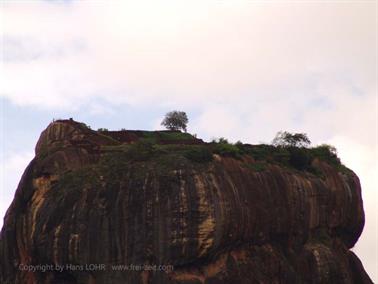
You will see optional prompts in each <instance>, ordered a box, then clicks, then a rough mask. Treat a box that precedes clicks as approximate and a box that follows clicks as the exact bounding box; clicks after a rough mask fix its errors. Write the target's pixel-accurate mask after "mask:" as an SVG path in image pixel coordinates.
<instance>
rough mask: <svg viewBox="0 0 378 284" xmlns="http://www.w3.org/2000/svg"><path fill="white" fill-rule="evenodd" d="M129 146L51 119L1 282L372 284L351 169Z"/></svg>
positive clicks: (10, 225) (0, 266)
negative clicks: (301, 167) (362, 252)
mask: <svg viewBox="0 0 378 284" xmlns="http://www.w3.org/2000/svg"><path fill="white" fill-rule="evenodd" d="M112 135H113V136H117V137H122V135H115V134H112ZM124 136H125V137H126V136H127V137H130V135H124ZM134 136H135V135H134ZM128 139H129V138H128ZM136 139H137V138H133V140H134V141H135V140H136ZM126 142H127V143H131V142H133V141H126ZM128 145H130V144H122V141H119V140H116V139H113V138H112V137H111V136H107V135H106V134H100V133H97V132H95V131H92V130H90V129H88V128H86V127H85V125H83V124H80V123H76V122H74V121H57V122H54V123H52V124H50V125H49V127H48V128H47V129H46V130H45V131H44V132H43V133H42V134H41V137H40V139H39V141H38V143H37V146H36V157H35V158H34V159H33V160H32V161H31V163H30V164H29V166H28V167H27V168H26V170H25V172H24V174H23V176H22V178H21V181H20V183H19V186H18V189H17V191H16V194H15V198H14V200H13V203H12V204H11V206H10V208H9V209H8V211H7V214H6V216H5V219H4V226H3V229H2V231H1V239H0V282H1V283H30V284H31V283H372V282H371V280H370V278H369V276H368V275H367V274H366V272H365V271H364V269H363V266H362V264H361V262H360V261H359V259H358V258H357V256H356V255H354V254H353V252H351V251H350V250H349V249H350V248H352V247H353V246H354V244H355V243H356V241H357V240H358V238H359V236H360V234H361V232H362V229H363V226H364V212H363V205H362V199H361V188H360V183H359V180H358V177H357V176H356V175H355V174H354V173H353V172H348V173H342V172H340V171H338V170H337V169H336V168H335V167H333V166H331V165H329V164H327V163H325V162H324V161H321V160H317V159H316V160H314V161H313V167H314V168H316V169H317V171H318V172H319V173H320V175H314V174H311V173H308V172H303V171H297V170H293V169H290V168H285V167H282V166H279V165H276V164H268V165H267V167H266V168H265V169H264V170H263V171H254V170H253V169H251V168H249V167H248V166H246V165H250V164H253V163H254V162H255V161H254V159H253V157H251V156H243V157H240V158H239V159H235V158H231V157H221V156H216V157H215V158H214V159H213V161H211V162H208V163H195V162H192V161H190V160H188V159H186V158H185V157H183V156H179V155H173V154H172V153H171V152H170V151H162V153H160V154H159V155H158V156H156V157H155V158H150V159H144V160H138V159H130V158H128V156H127V155H124V153H123V151H121V150H120V149H123V148H122V147H126V148H127V147H128ZM201 145H202V144H201ZM203 147H206V145H205V146H203ZM94 264H96V265H97V266H94ZM43 265H44V266H43ZM122 265H123V266H122ZM143 265H144V266H143ZM141 266H143V267H141ZM43 267H44V268H46V269H43ZM59 267H62V268H64V269H63V270H62V271H60V270H59V269H58V268H59ZM42 270H46V271H42Z"/></svg>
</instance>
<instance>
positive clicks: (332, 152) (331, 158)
mask: <svg viewBox="0 0 378 284" xmlns="http://www.w3.org/2000/svg"><path fill="white" fill-rule="evenodd" d="M310 151H311V155H312V156H313V157H314V158H319V159H321V160H323V161H326V162H329V163H330V164H332V165H336V166H337V165H341V161H340V159H339V157H338V156H337V150H336V148H335V146H332V145H328V144H322V145H320V146H317V147H314V148H311V149H310Z"/></svg>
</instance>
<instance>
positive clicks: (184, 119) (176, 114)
mask: <svg viewBox="0 0 378 284" xmlns="http://www.w3.org/2000/svg"><path fill="white" fill-rule="evenodd" d="M188 121H189V120H188V116H187V115H186V113H185V112H184V111H177V110H174V111H170V112H168V113H167V114H166V115H165V117H164V119H163V121H162V122H161V125H163V126H164V127H165V128H167V129H169V130H180V129H182V130H184V131H185V132H186V126H187V124H188Z"/></svg>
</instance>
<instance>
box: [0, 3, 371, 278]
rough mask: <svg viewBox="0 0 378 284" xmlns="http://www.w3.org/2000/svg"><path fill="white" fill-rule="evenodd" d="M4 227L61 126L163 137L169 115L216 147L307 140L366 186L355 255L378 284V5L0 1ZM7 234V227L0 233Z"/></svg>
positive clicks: (1, 210)
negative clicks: (44, 145)
mask: <svg viewBox="0 0 378 284" xmlns="http://www.w3.org/2000/svg"><path fill="white" fill-rule="evenodd" d="M0 5H1V7H0V9H1V12H0V34H1V44H0V49H1V56H2V57H1V65H0V102H1V115H0V119H1V126H0V127H1V128H0V134H1V135H2V136H1V137H0V140H1V147H2V148H1V152H0V159H1V160H0V163H1V172H0V173H1V175H0V178H1V184H0V186H1V196H0V215H1V216H4V214H5V211H6V209H7V208H8V206H9V204H10V202H11V200H12V199H13V195H14V192H15V189H16V187H17V183H18V181H19V179H20V176H21V174H22V172H23V171H24V169H25V167H26V165H27V163H28V162H29V161H30V160H31V159H32V158H33V155H34V152H33V151H34V146H35V144H36V142H37V139H38V137H39V134H40V132H41V131H42V130H43V129H44V128H45V127H46V126H47V125H48V123H49V122H51V120H52V119H53V118H68V117H73V118H74V119H76V120H80V121H84V122H86V123H87V124H89V125H90V126H92V128H94V129H97V128H99V127H106V128H109V129H120V128H127V129H157V128H159V127H160V126H159V124H160V121H161V119H162V117H163V115H164V114H165V113H166V112H167V111H169V110H172V109H179V110H184V111H186V112H187V113H188V115H189V119H190V124H189V131H190V132H192V133H197V135H198V136H199V137H202V138H204V139H205V140H208V139H210V138H212V137H221V136H224V137H228V138H229V139H230V140H231V141H237V140H241V141H243V142H248V143H259V142H270V141H271V140H272V138H273V137H274V135H275V133H276V132H277V131H279V130H288V131H296V132H306V133H307V134H308V135H309V137H310V139H311V140H312V142H313V144H315V145H316V144H321V143H330V144H333V145H335V146H336V147H337V149H338V151H339V155H340V157H341V159H342V161H343V162H344V163H345V164H346V165H347V166H348V167H350V168H351V169H353V170H354V171H355V172H356V173H357V174H358V175H359V177H360V180H361V184H362V189H363V198H364V206H365V213H366V225H365V230H364V233H363V235H362V237H361V239H360V240H359V242H358V244H357V245H356V247H355V248H354V249H353V250H354V251H355V252H356V253H357V254H358V256H359V257H360V258H361V260H362V262H363V264H364V266H365V268H366V270H367V271H368V273H369V275H370V276H371V277H372V279H373V281H375V282H378V271H377V269H378V268H377V267H378V247H377V243H378V242H377V240H378V232H377V229H378V224H377V222H378V217H377V212H378V210H377V201H378V194H377V189H378V188H377V187H378V181H377V178H378V177H377V172H378V166H377V161H378V151H377V144H378V134H377V129H378V125H377V116H378V102H377V69H376V68H377V3H376V2H375V1H345V0H344V1H337V0H333V1H326V0H316V1H305V0H304V1H284V0H282V1H235V0H233V1H220V0H218V1H204V0H202V1H194V0H192V1H180V0H175V1H140V0H138V1H113V2H112V1H105V0H104V1H32V0H28V1H9V2H7V1H5V2H4V1H2V2H1V4H0ZM2 221H3V220H1V221H0V226H2Z"/></svg>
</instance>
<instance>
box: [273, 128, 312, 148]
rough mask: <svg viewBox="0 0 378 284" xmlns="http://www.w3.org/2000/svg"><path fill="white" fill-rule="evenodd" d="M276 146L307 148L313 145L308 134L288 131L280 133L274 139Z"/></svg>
mask: <svg viewBox="0 0 378 284" xmlns="http://www.w3.org/2000/svg"><path fill="white" fill-rule="evenodd" d="M272 144H273V145H274V146H281V147H307V146H309V145H310V144H311V141H310V139H308V137H307V134H306V133H290V132H287V131H284V132H282V131H280V132H278V133H277V135H276V137H275V138H274V139H273V141H272Z"/></svg>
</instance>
